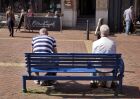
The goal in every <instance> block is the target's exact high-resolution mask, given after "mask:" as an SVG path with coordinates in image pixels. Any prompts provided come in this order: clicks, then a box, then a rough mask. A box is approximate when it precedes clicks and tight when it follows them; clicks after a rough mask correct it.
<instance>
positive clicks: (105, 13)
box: [96, 10, 108, 25]
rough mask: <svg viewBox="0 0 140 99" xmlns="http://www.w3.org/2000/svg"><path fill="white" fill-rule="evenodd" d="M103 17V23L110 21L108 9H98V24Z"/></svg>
mask: <svg viewBox="0 0 140 99" xmlns="http://www.w3.org/2000/svg"><path fill="white" fill-rule="evenodd" d="M99 18H103V23H105V24H107V23H108V10H96V25H97V23H98V19H99Z"/></svg>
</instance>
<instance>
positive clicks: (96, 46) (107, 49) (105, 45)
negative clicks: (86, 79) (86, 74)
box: [91, 24, 116, 87]
mask: <svg viewBox="0 0 140 99" xmlns="http://www.w3.org/2000/svg"><path fill="white" fill-rule="evenodd" d="M100 34H101V38H100V39H98V40H96V41H94V42H93V44H92V53H100V54H115V53H116V44H115V42H114V41H113V40H111V39H110V38H108V36H109V27H108V25H105V24H104V25H101V27H100ZM97 70H98V71H101V72H108V71H112V70H110V69H101V68H100V69H99V68H98V69H97ZM98 75H102V76H108V75H112V74H109V73H99V74H98ZM92 83H94V82H93V81H91V84H92ZM111 83H112V82H111V81H107V82H106V87H111Z"/></svg>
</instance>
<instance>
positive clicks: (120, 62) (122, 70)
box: [119, 58, 124, 77]
mask: <svg viewBox="0 0 140 99" xmlns="http://www.w3.org/2000/svg"><path fill="white" fill-rule="evenodd" d="M119 72H120V74H119V76H121V77H123V76H124V61H123V59H122V58H121V59H120V60H119Z"/></svg>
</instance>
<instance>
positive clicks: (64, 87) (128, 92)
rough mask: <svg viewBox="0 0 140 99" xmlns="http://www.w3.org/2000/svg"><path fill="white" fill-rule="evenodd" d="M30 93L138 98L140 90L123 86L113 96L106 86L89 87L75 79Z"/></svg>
mask: <svg viewBox="0 0 140 99" xmlns="http://www.w3.org/2000/svg"><path fill="white" fill-rule="evenodd" d="M29 93H32V94H46V95H49V96H58V97H62V98H80V99H81V98H140V94H139V93H140V90H139V88H138V87H136V86H123V93H122V94H119V96H117V97H116V96H114V91H113V90H112V89H108V88H95V89H93V88H90V86H89V84H80V83H78V82H76V81H68V82H65V83H58V84H57V85H56V86H55V89H48V88H47V90H46V91H44V92H37V91H36V92H29Z"/></svg>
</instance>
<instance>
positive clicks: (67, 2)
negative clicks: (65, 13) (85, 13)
mask: <svg viewBox="0 0 140 99" xmlns="http://www.w3.org/2000/svg"><path fill="white" fill-rule="evenodd" d="M64 7H65V8H66V9H72V7H73V3H72V0H64Z"/></svg>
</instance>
